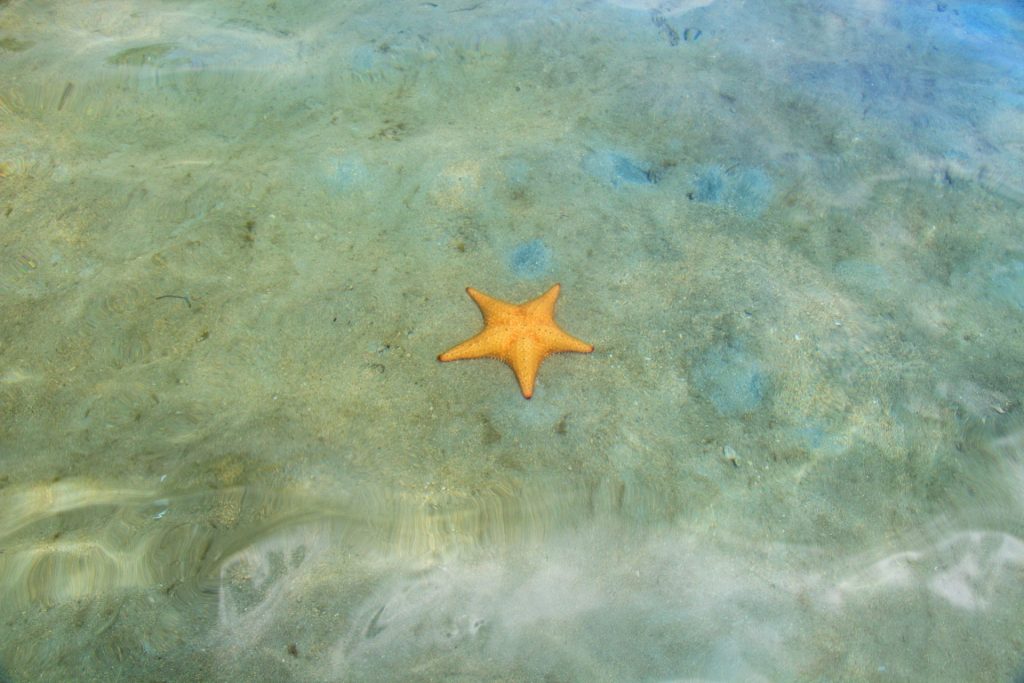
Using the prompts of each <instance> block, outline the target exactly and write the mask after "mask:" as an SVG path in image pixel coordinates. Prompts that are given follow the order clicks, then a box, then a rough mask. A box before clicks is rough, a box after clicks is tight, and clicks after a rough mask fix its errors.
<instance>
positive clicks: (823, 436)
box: [786, 420, 847, 455]
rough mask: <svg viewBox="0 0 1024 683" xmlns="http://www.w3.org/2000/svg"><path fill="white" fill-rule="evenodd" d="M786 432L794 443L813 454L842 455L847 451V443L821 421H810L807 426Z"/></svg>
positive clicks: (792, 428) (793, 428)
mask: <svg viewBox="0 0 1024 683" xmlns="http://www.w3.org/2000/svg"><path fill="white" fill-rule="evenodd" d="M786 432H787V434H788V435H789V437H790V438H791V439H793V441H795V442H796V443H797V444H799V445H800V446H801V447H803V448H805V449H806V450H808V451H810V452H812V453H818V454H820V455H842V454H843V453H844V452H845V451H846V449H847V445H846V443H845V441H844V440H843V439H842V438H841V437H840V436H838V435H836V434H834V433H832V431H831V430H829V429H828V427H827V426H826V425H825V424H824V423H823V422H821V421H819V420H810V421H808V422H807V423H806V424H805V425H803V426H801V427H791V428H789V429H788V430H786Z"/></svg>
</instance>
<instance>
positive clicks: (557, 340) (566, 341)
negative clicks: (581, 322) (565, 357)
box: [549, 328, 594, 353]
mask: <svg viewBox="0 0 1024 683" xmlns="http://www.w3.org/2000/svg"><path fill="white" fill-rule="evenodd" d="M549 344H550V348H551V352H552V353H562V352H565V351H572V352H573V353H590V352H591V351H593V350H594V345H593V344H588V343H587V342H585V341H583V340H582V339H577V338H576V337H574V336H572V335H571V334H569V333H568V332H566V331H564V330H562V329H558V328H556V329H554V330H552V335H551V341H550V342H549Z"/></svg>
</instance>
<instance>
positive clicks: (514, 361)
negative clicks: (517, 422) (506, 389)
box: [502, 343, 545, 398]
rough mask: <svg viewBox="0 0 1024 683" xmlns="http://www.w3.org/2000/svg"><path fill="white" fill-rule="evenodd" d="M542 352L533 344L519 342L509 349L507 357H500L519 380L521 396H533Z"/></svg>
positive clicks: (542, 356) (542, 357)
mask: <svg viewBox="0 0 1024 683" xmlns="http://www.w3.org/2000/svg"><path fill="white" fill-rule="evenodd" d="M544 355H545V354H544V353H543V352H542V351H540V350H539V349H538V348H537V347H536V346H535V345H534V344H529V343H520V344H517V345H516V348H514V349H512V350H511V353H509V355H508V357H506V358H504V359H502V360H504V361H505V362H506V363H508V364H509V366H510V367H511V368H512V372H514V373H515V374H516V380H518V382H519V390H520V391H522V392H523V398H530V397H531V396H533V385H534V384H535V383H536V381H537V371H538V370H539V369H540V364H541V362H542V361H543V360H544Z"/></svg>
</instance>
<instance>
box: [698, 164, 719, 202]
mask: <svg viewBox="0 0 1024 683" xmlns="http://www.w3.org/2000/svg"><path fill="white" fill-rule="evenodd" d="M724 195H725V174H724V173H723V171H722V169H721V167H719V166H708V167H707V168H702V169H700V170H699V171H697V174H696V175H695V176H694V179H693V193H692V195H691V196H692V197H693V198H694V199H695V200H697V201H698V202H704V203H705V204H717V203H719V202H720V201H722V197H723V196H724Z"/></svg>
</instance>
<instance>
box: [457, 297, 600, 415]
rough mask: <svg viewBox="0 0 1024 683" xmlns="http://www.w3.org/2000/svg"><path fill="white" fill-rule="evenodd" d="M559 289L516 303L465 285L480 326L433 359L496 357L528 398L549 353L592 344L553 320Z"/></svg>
mask: <svg viewBox="0 0 1024 683" xmlns="http://www.w3.org/2000/svg"><path fill="white" fill-rule="evenodd" d="M559 289H561V287H560V285H555V286H554V287H552V288H551V289H549V290H548V291H546V292H544V293H543V294H541V295H540V296H539V297H537V298H536V299H534V300H532V301H527V302H526V303H523V304H519V305H516V304H510V303H507V302H505V301H501V300H499V299H495V298H494V297H490V296H487V295H486V294H484V293H483V292H480V291H477V290H475V289H473V288H472V287H467V288H466V293H467V294H469V296H470V298H471V299H473V301H475V302H476V305H477V306H479V307H480V313H482V314H483V316H484V329H483V330H482V331H481V332H480V333H479V334H477V335H476V336H475V337H472V338H471V339H467V340H466V341H464V342H462V343H461V344H459V345H458V346H455V347H454V348H451V349H449V350H447V351H445V352H444V353H442V354H441V355H440V356H438V357H437V359H438V360H439V361H450V360H465V359H468V358H497V359H498V360H500V361H504V362H505V363H508V364H509V365H510V366H511V367H512V372H514V373H516V379H517V380H519V388H520V389H521V390H522V392H523V397H524V398H530V397H531V396H533V383H534V380H536V379H537V370H538V368H540V364H541V362H543V360H544V359H545V358H546V357H547V356H548V355H549V354H552V353H561V352H563V351H575V352H576V353H590V352H591V351H593V350H594V347H593V345H591V344H588V343H586V342H585V341H580V340H579V339H577V338H576V337H574V336H572V335H571V334H568V333H566V332H565V331H563V330H562V328H561V327H559V326H558V323H556V322H555V301H557V300H558V291H559Z"/></svg>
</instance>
